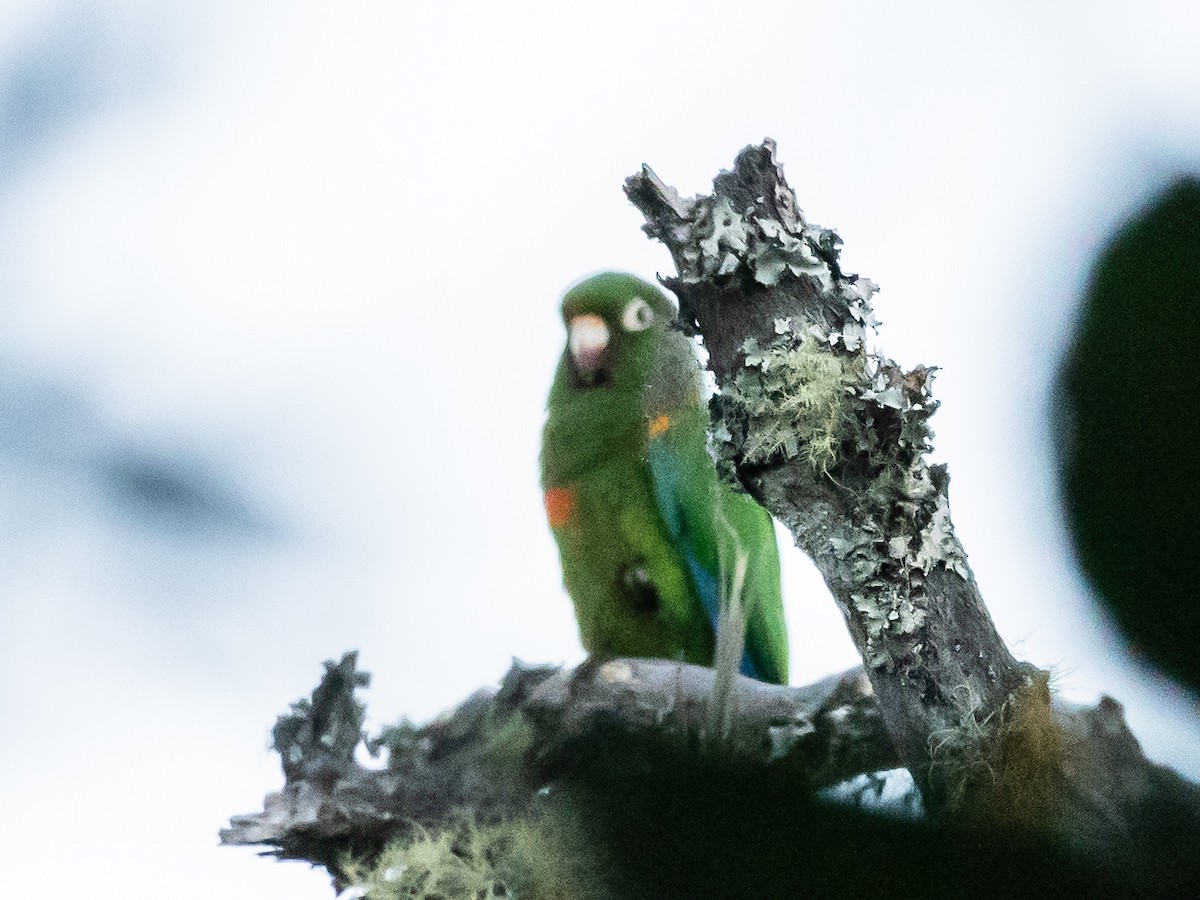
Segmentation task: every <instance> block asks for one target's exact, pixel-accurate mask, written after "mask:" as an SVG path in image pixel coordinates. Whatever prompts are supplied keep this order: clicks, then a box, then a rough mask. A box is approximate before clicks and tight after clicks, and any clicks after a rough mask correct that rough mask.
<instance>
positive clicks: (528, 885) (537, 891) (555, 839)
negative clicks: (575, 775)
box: [340, 812, 611, 900]
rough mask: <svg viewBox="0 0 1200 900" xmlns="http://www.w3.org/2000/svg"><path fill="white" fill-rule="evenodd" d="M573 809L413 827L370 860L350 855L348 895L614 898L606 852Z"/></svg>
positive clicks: (386, 898)
mask: <svg viewBox="0 0 1200 900" xmlns="http://www.w3.org/2000/svg"><path fill="white" fill-rule="evenodd" d="M576 824H577V823H576V821H575V820H574V819H573V818H572V817H571V816H569V815H567V814H565V813H556V814H547V813H542V812H538V813H531V814H530V815H528V816H526V817H524V818H520V819H515V820H511V821H507V822H501V823H497V824H491V825H478V824H476V822H475V821H474V820H473V819H472V818H471V817H469V816H467V815H462V816H459V817H457V818H456V819H453V820H452V821H451V822H449V823H448V824H446V825H445V826H444V827H442V828H440V829H438V830H428V829H425V828H421V827H419V826H416V825H413V826H412V827H411V829H410V830H409V832H408V833H407V834H406V835H405V836H403V837H402V838H399V839H397V840H395V841H393V842H392V843H391V844H389V845H388V846H387V847H386V848H385V849H384V850H383V852H382V853H381V854H379V856H378V857H377V858H376V859H375V860H374V861H372V862H371V863H370V864H366V863H364V862H362V861H361V860H356V859H354V858H352V857H348V858H346V859H344V860H343V861H342V865H341V870H342V873H343V875H344V878H345V881H346V882H347V884H348V887H347V888H346V889H345V890H344V891H343V892H342V894H341V895H340V897H341V898H344V900H356V898H361V900H414V898H415V900H500V898H509V900H606V898H608V897H610V896H611V894H610V893H609V891H608V889H607V888H606V887H605V885H604V883H603V878H602V877H601V874H600V871H599V862H598V854H597V852H596V851H595V848H591V847H589V846H588V843H587V839H586V838H585V837H584V836H583V835H582V833H581V832H579V831H578V830H577V828H576Z"/></svg>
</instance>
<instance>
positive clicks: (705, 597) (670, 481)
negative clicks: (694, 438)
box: [646, 440, 760, 678]
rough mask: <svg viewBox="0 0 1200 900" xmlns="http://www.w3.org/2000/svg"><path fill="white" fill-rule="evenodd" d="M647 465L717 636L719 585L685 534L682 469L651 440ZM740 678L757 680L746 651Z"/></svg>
mask: <svg viewBox="0 0 1200 900" xmlns="http://www.w3.org/2000/svg"><path fill="white" fill-rule="evenodd" d="M646 456H647V460H648V462H649V464H650V478H651V481H652V482H653V484H654V499H655V501H656V503H657V506H658V513H659V515H660V516H662V520H663V522H664V523H665V524H666V526H667V531H669V532H670V533H671V539H672V540H673V541H674V542H675V546H676V547H678V548H679V549H680V550H681V551H682V553H683V558H684V560H685V562H686V563H687V567H688V572H689V573H690V574H691V576H692V585H693V587H695V589H696V593H697V595H699V597H700V602H701V603H702V604H703V605H704V611H705V612H706V613H707V614H708V621H709V624H710V625H712V629H713V634H716V633H717V620H718V616H719V614H720V611H721V584H720V578H719V574H720V573H718V572H715V571H712V570H711V569H709V568H706V567H705V566H704V565H702V564H701V562H700V560H699V558H698V557H697V556H696V552H695V550H694V548H693V547H692V544H691V541H689V540H688V535H687V521H686V519H685V516H684V509H683V506H682V504H680V502H679V496H680V495H679V472H680V468H681V466H679V464H678V460H676V459H675V458H674V455H673V453H672V450H671V447H670V445H669V444H668V443H667V442H666V441H661V440H652V441H650V445H649V447H648V448H647V452H646ZM739 669H740V670H741V673H742V674H743V675H748V676H749V677H750V678H759V677H760V676H759V673H758V667H757V666H755V664H754V660H753V659H752V658H751V656H750V651H749V649H746V650H745V651H743V653H742V664H741V666H740V667H739Z"/></svg>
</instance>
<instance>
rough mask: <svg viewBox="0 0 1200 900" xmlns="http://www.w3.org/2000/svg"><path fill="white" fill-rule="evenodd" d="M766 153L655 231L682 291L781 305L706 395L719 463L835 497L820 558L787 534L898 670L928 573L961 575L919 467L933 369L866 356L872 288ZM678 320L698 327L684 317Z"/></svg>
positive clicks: (950, 536)
mask: <svg viewBox="0 0 1200 900" xmlns="http://www.w3.org/2000/svg"><path fill="white" fill-rule="evenodd" d="M773 150H774V148H773V146H772V145H770V144H769V143H767V144H764V146H763V147H762V148H754V149H752V150H749V151H747V152H750V153H758V154H761V153H764V152H765V153H767V154H769V157H770V158H769V160H757V161H756V164H755V165H742V160H741V158H740V157H739V163H738V165H737V166H735V170H736V171H735V172H734V173H728V174H723V175H721V176H719V177H718V179H717V182H716V185H715V186H716V193H715V196H713V197H696V198H693V199H691V200H688V201H686V202H684V201H679V202H676V203H673V204H672V209H673V210H674V212H675V213H676V215H677V216H678V217H679V221H678V223H677V224H673V225H672V226H671V230H670V232H669V234H668V233H659V236H661V237H663V239H664V240H666V241H667V243H668V245H669V246H671V247H672V250H673V252H674V255H675V259H676V262H677V264H678V269H679V279H678V280H679V282H680V285H681V286H691V285H707V288H705V289H703V290H707V289H710V288H715V289H719V290H724V289H725V288H724V285H728V284H731V283H733V284H737V283H740V285H741V286H742V289H743V290H745V291H746V292H747V293H748V294H759V293H761V292H762V291H764V290H769V291H778V292H780V293H781V294H784V295H787V297H788V298H789V299H788V301H787V304H788V307H789V314H788V315H781V316H777V317H775V318H774V320H773V322H772V325H773V328H772V332H773V333H772V334H770V336H769V337H764V336H762V335H761V334H760V335H759V336H758V337H757V339H755V338H750V339H748V340H747V341H745V343H744V344H743V345H742V347H741V351H742V358H741V362H742V365H741V366H737V365H735V366H734V373H733V375H732V377H731V378H729V379H727V380H726V382H725V383H724V384H723V385H722V386H721V390H720V392H719V393H718V394H717V395H715V396H714V397H713V399H712V409H713V416H714V422H715V425H714V430H713V434H712V439H713V450H714V455H715V457H716V458H717V462H718V468H719V469H720V470H721V471H722V472H723V473H725V474H726V475H729V476H732V480H734V481H735V483H736V481H737V475H736V473H737V471H738V470H739V467H747V466H748V467H760V466H771V465H775V464H778V463H780V462H783V461H789V460H797V461H800V462H801V463H803V464H804V465H805V466H806V467H807V468H808V469H809V471H810V472H811V473H812V475H813V476H814V478H816V479H817V480H818V481H824V482H826V483H827V484H828V485H832V486H833V487H834V489H835V491H836V492H838V493H839V495H840V497H841V498H842V500H841V501H840V502H842V503H844V504H845V507H846V512H847V514H848V515H847V521H846V522H845V523H844V526H845V527H844V530H842V533H841V535H840V536H839V537H836V538H834V539H833V540H832V547H830V545H829V544H826V545H825V548H821V546H820V544H821V541H823V540H828V538H827V536H825V535H824V534H821V535H817V536H815V537H814V536H813V535H809V536H807V537H805V536H801V535H797V537H798V538H799V539H800V540H801V541H809V540H813V541H814V543H813V544H812V547H813V549H814V552H822V549H832V551H833V553H834V555H835V556H836V557H837V559H838V560H840V561H841V562H843V563H844V564H846V565H847V567H848V569H849V572H850V577H849V579H848V581H849V583H848V584H847V586H846V587H847V590H846V593H845V594H844V595H843V597H844V598H845V597H848V600H845V602H846V603H847V612H848V613H849V614H851V615H853V616H854V617H855V619H856V620H857V621H858V622H859V623H860V624H861V626H862V630H863V632H864V634H865V640H866V648H865V658H866V661H867V663H868V664H869V665H871V666H884V665H889V664H890V665H903V664H905V662H906V661H908V660H911V659H912V657H913V656H915V655H918V654H920V652H921V651H922V648H923V643H922V636H921V632H922V629H923V627H924V624H925V619H926V603H927V600H926V595H925V583H926V578H927V577H928V576H929V575H930V574H931V573H932V572H934V571H935V569H937V568H938V567H939V566H944V567H945V568H946V569H948V570H950V571H953V572H955V573H957V574H958V575H960V576H961V577H963V578H969V577H970V570H969V569H968V568H967V565H966V559H965V556H964V554H963V553H962V548H961V546H960V545H959V543H958V540H957V539H956V538H955V536H954V531H953V527H952V525H951V523H950V517H949V508H948V505H947V501H946V497H945V478H944V472H943V471H941V470H937V469H931V468H930V467H929V465H928V463H927V462H926V459H925V455H926V453H927V452H928V451H929V449H930V440H931V438H932V432H931V431H930V429H929V424H928V422H929V417H930V416H931V415H932V414H933V413H934V411H935V410H936V409H937V403H936V402H935V401H934V400H933V399H932V397H931V396H930V393H929V389H928V388H929V384H930V381H931V378H932V375H933V372H934V370H933V369H932V368H925V367H923V366H917V367H916V368H914V369H913V370H911V371H908V372H905V371H903V370H902V369H900V367H899V366H897V365H896V364H895V363H894V362H892V361H891V360H889V359H886V358H885V357H883V356H882V355H880V354H878V353H876V352H873V351H871V350H870V349H869V347H868V342H869V341H870V339H871V337H872V335H873V333H874V329H875V327H876V326H877V325H878V320H877V319H876V318H875V315H874V312H873V310H872V299H873V297H874V295H875V293H876V292H877V291H878V288H877V287H876V285H875V284H874V283H873V282H871V281H870V280H868V279H866V278H859V277H857V276H853V275H846V274H844V273H843V272H842V271H841V268H840V264H839V261H838V247H839V245H840V243H841V241H840V239H839V238H838V236H837V235H836V234H835V233H834V232H833V231H831V230H829V229H824V228H821V227H820V226H817V225H814V224H810V223H808V222H807V221H806V220H805V217H804V215H803V212H802V211H801V210H800V208H799V206H798V205H797V203H796V198H795V195H794V193H793V192H792V190H791V188H789V187H788V186H787V185H786V183H785V182H784V181H783V179H782V173H781V172H777V173H776V174H777V178H775V179H772V178H771V177H770V174H769V173H770V169H769V168H768V167H767V166H765V165H762V163H763V162H767V163H768V165H770V164H774V156H773ZM756 166H757V167H756ZM761 172H766V173H768V174H767V176H766V180H765V181H757V180H756V177H757V176H756V174H755V173H761ZM747 173H750V174H747ZM772 180H773V181H774V184H771V181H772ZM768 186H769V189H768ZM731 196H732V197H737V198H739V199H736V200H735V199H731ZM743 198H744V199H743ZM702 292H703V291H702ZM688 293H689V291H688V290H687V289H685V290H683V291H681V301H682V300H683V299H684V298H685V297H686V296H687V294H688ZM797 301H798V302H799V303H800V304H801V306H802V310H803V314H802V315H797V314H796V312H795V311H794V310H795V305H794V304H795V303H796V302H797ZM683 312H684V316H683V317H684V319H685V321H686V322H688V323H691V324H692V325H693V327H694V325H695V323H694V321H693V319H692V316H693V314H694V310H693V309H691V308H686V305H685V308H684V310H683Z"/></svg>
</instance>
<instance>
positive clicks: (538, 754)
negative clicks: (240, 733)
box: [221, 653, 897, 867]
mask: <svg viewBox="0 0 1200 900" xmlns="http://www.w3.org/2000/svg"><path fill="white" fill-rule="evenodd" d="M366 682H367V676H366V674H365V673H363V672H359V671H358V669H357V662H356V656H355V654H353V653H350V654H347V655H346V656H344V657H343V658H342V660H341V662H340V663H339V664H337V665H334V664H333V663H327V664H326V673H325V676H324V678H323V679H322V681H321V684H320V685H319V686H318V687H317V689H316V690H315V691H314V692H313V694H312V699H311V700H304V701H301V702H299V703H297V704H294V705H293V709H292V712H291V713H289V714H288V715H285V716H282V717H280V720H279V722H278V724H277V725H276V727H275V730H274V735H275V749H276V750H277V751H278V752H279V753H280V755H281V757H282V759H283V768H284V774H285V778H286V783H285V785H284V788H283V790H282V791H280V792H278V793H275V794H270V795H268V797H267V798H266V801H265V804H264V809H263V811H262V812H259V813H253V814H249V815H241V816H235V817H234V818H233V819H232V820H231V823H230V827H229V828H227V829H224V830H223V831H222V832H221V842H222V843H224V844H239V845H241V844H253V845H265V846H267V847H270V848H272V851H273V852H274V853H275V854H277V855H279V856H281V857H284V858H289V859H305V860H308V861H310V862H314V863H319V864H322V865H327V866H331V867H333V866H336V864H337V862H338V857H339V855H340V854H341V853H342V852H343V851H345V850H346V849H348V848H351V847H353V848H356V850H357V851H358V852H363V851H364V850H365V849H366V848H379V847H381V846H382V845H383V844H384V843H385V842H386V841H387V840H388V839H389V838H390V837H391V836H392V835H394V834H396V833H398V832H399V831H400V830H402V829H404V828H405V827H407V825H408V823H410V822H417V823H420V824H423V825H429V826H432V825H436V824H438V823H440V822H444V821H445V820H446V819H447V818H448V817H449V816H450V815H451V814H452V813H453V812H454V811H455V810H461V809H468V810H470V811H471V812H472V813H473V814H474V816H475V817H477V818H478V819H479V820H481V821H489V820H493V819H497V818H503V817H508V816H515V815H520V814H521V813H522V812H523V811H524V809H525V808H526V806H527V805H528V804H529V803H530V802H531V800H532V798H533V797H535V796H536V795H537V793H538V791H539V789H540V788H544V787H546V786H548V785H551V784H553V783H556V782H558V781H561V780H564V779H569V778H571V777H572V775H573V774H574V773H575V772H576V771H577V770H579V769H581V768H583V767H585V766H586V765H588V762H589V759H591V758H592V757H594V755H595V754H596V753H599V752H611V750H612V748H613V746H614V745H619V746H623V747H624V748H626V750H628V751H630V752H636V753H644V754H646V756H647V758H654V757H655V756H659V757H661V756H664V755H670V754H672V753H680V752H683V753H696V752H703V750H702V748H703V746H704V740H705V739H704V738H703V736H702V729H703V727H704V725H705V722H706V719H705V715H706V703H707V701H708V697H709V695H710V693H711V691H712V684H713V673H712V670H711V669H705V668H701V667H699V666H692V665H687V664H683V663H674V662H668V661H664V660H650V659H621V660H613V661H610V662H607V663H604V664H603V665H599V666H596V665H588V664H585V665H583V666H580V667H579V668H577V669H574V670H569V669H568V670H563V669H557V668H551V667H529V666H525V665H522V664H520V663H514V664H513V667H512V669H510V671H509V672H508V674H506V675H505V676H504V679H503V680H502V682H501V684H500V688H499V689H498V690H480V691H477V692H476V693H474V694H472V695H471V696H470V697H469V698H467V700H465V701H464V702H463V703H462V704H461V705H460V706H459V707H458V708H457V709H455V710H454V711H453V712H452V713H450V714H448V715H443V716H439V717H438V718H437V719H435V720H433V721H432V722H430V723H428V724H426V725H422V726H415V725H411V724H408V723H403V724H401V725H398V726H395V727H391V728H387V729H385V730H384V732H383V733H382V734H381V735H379V736H378V737H377V738H374V739H370V740H368V739H366V736H365V735H364V734H363V733H362V730H361V729H362V720H363V709H362V706H361V704H360V703H359V702H358V700H357V699H356V697H355V691H356V689H357V688H358V687H360V686H363V685H365V684H366ZM736 695H737V698H736V703H735V713H734V718H733V721H732V723H731V727H730V730H729V733H728V736H727V737H726V738H724V739H723V740H722V742H721V744H720V746H719V748H715V749H714V752H716V753H718V754H719V756H720V758H721V760H722V761H723V763H727V764H733V765H739V766H744V767H749V768H764V769H765V768H770V769H772V770H774V771H775V772H777V773H778V774H779V775H780V776H781V777H782V778H783V779H784V780H786V782H787V783H788V784H791V785H792V786H793V787H794V788H795V789H796V791H797V792H798V793H799V792H808V793H811V792H815V791H817V790H819V789H821V788H823V787H827V786H830V785H832V784H835V783H837V782H839V781H842V780H845V779H847V778H851V777H853V776H855V775H858V774H860V773H864V772H873V771H877V770H880V769H887V768H892V767H895V766H896V765H897V759H896V755H895V751H894V750H893V749H892V746H891V743H890V741H889V740H888V737H887V733H886V731H885V730H884V728H883V725H882V722H881V720H880V718H879V714H878V711H877V708H876V705H875V701H874V698H873V697H872V696H871V692H870V685H869V683H868V682H867V680H866V679H865V678H864V677H863V676H862V672H861V670H852V671H850V672H846V673H844V674H842V675H839V676H833V677H830V678H826V679H824V680H822V681H819V682H817V683H816V684H813V685H809V686H807V687H800V688H792V687H780V686H777V685H768V684H763V683H762V682H758V681H752V680H751V679H748V678H742V677H739V678H738V680H737V685H736ZM363 747H366V748H367V749H369V750H371V751H372V752H376V751H378V749H380V748H386V749H387V751H388V758H387V764H386V766H384V767H382V768H378V769H376V768H367V767H364V766H363V765H361V764H360V763H359V762H358V761H357V759H356V753H357V755H359V756H361V755H362V748H363ZM801 799H802V798H801V797H799V796H798V797H797V800H798V801H799V800H801Z"/></svg>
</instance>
